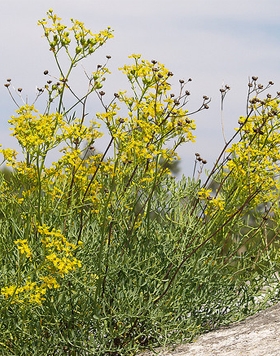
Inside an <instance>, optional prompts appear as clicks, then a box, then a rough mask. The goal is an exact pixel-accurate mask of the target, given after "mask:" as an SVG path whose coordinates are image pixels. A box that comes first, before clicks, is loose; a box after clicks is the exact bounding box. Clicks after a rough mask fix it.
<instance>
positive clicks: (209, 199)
mask: <svg viewBox="0 0 280 356" xmlns="http://www.w3.org/2000/svg"><path fill="white" fill-rule="evenodd" d="M211 193H212V189H207V188H201V189H200V190H199V192H198V197H199V199H200V200H201V201H203V202H204V203H205V208H204V211H203V212H204V214H205V215H208V216H211V215H213V214H214V213H216V212H217V211H222V210H224V208H225V201H224V199H222V198H221V197H220V196H215V197H213V196H211Z"/></svg>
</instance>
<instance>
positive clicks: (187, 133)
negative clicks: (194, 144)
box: [97, 55, 195, 163]
mask: <svg viewBox="0 0 280 356" xmlns="http://www.w3.org/2000/svg"><path fill="white" fill-rule="evenodd" d="M131 57H132V58H134V60H135V64H133V65H125V66H124V67H123V68H121V70H122V71H123V73H124V74H126V76H127V77H128V79H129V81H130V83H131V88H132V91H133V96H128V95H127V94H126V92H119V93H118V94H117V98H118V99H119V102H120V104H122V105H124V106H125V107H126V109H127V110H128V112H127V116H126V117H120V116H118V112H119V111H120V110H121V108H120V107H118V106H117V105H116V103H114V104H113V105H111V106H110V107H109V108H108V110H107V111H106V112H105V113H98V114H97V117H98V118H99V119H101V120H102V121H104V122H105V123H106V125H107V127H108V128H109V130H110V133H111V135H112V137H113V138H114V144H115V147H116V149H117V151H118V152H120V156H121V159H122V161H123V162H124V163H125V162H129V161H132V162H134V163H140V162H142V163H143V162H145V161H147V159H149V160H151V159H155V158H156V157H159V156H161V157H162V159H164V160H166V161H172V160H174V159H177V155H176V154H175V153H174V151H175V150H174V149H169V150H167V149H166V147H164V146H165V145H166V144H167V142H169V141H170V140H171V139H173V138H176V139H177V142H180V143H182V142H186V141H194V139H195V137H194V136H193V134H192V131H193V130H194V129H195V123H194V121H193V120H190V119H189V118H188V116H187V110H184V109H183V106H184V99H185V96H184V95H183V96H179V97H178V98H174V97H173V95H172V94H169V91H170V89H171V86H170V84H169V83H168V79H169V77H170V76H171V75H172V73H171V72H170V71H169V70H168V69H167V68H165V66H164V65H163V64H161V63H158V62H156V61H151V62H149V61H146V60H141V59H140V55H132V56H131Z"/></svg>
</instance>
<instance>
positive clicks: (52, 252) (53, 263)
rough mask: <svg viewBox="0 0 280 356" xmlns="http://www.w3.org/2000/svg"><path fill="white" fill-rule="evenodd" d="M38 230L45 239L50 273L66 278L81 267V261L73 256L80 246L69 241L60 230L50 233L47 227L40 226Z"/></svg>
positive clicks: (43, 241)
mask: <svg viewBox="0 0 280 356" xmlns="http://www.w3.org/2000/svg"><path fill="white" fill-rule="evenodd" d="M37 229H38V232H39V234H40V235H41V236H42V237H43V238H42V240H41V241H42V244H43V245H44V246H45V248H46V260H47V261H46V265H47V269H48V270H49V271H51V272H52V273H55V274H59V275H60V276H61V277H64V276H65V275H66V274H68V273H69V272H71V271H74V270H75V269H77V268H79V267H81V261H79V260H78V259H77V258H76V257H74V256H73V252H74V251H75V250H76V249H77V248H78V246H76V245H74V244H72V243H70V242H69V241H67V239H66V237H64V236H63V234H62V233H61V232H60V230H55V229H52V230H51V231H50V229H49V227H47V226H46V225H43V226H38V228H37ZM80 244H81V242H80Z"/></svg>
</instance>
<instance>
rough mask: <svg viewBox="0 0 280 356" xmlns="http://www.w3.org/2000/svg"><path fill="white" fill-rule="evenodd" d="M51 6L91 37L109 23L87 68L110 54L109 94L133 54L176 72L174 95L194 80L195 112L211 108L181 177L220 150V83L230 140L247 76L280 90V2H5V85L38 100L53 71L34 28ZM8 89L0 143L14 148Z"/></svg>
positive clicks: (0, 104)
mask: <svg viewBox="0 0 280 356" xmlns="http://www.w3.org/2000/svg"><path fill="white" fill-rule="evenodd" d="M49 8H53V10H54V12H55V13H57V14H58V15H59V16H60V17H62V19H63V21H64V22H66V23H67V24H70V22H69V19H70V18H75V19H78V20H80V21H83V22H84V23H85V25H86V26H87V27H88V28H91V29H92V31H93V32H98V31H99V30H101V29H104V28H106V27H107V26H111V28H113V29H114V35H115V38H114V39H111V40H109V41H108V42H107V44H106V45H105V47H104V48H102V49H101V51H100V53H99V54H97V56H96V57H95V56H93V57H92V58H91V60H90V61H88V62H87V63H86V64H85V66H86V70H88V71H89V72H90V71H93V70H94V69H95V67H96V64H98V63H99V62H100V61H101V58H104V57H105V55H106V54H110V55H111V56H112V59H111V61H110V62H109V68H110V69H111V71H112V72H113V73H112V75H111V79H110V80H109V81H108V83H106V86H105V91H106V90H107V91H108V92H112V93H113V92H115V91H118V90H120V89H125V88H127V84H126V81H125V80H124V78H122V77H121V75H120V73H118V70H117V68H118V67H120V66H121V65H123V64H125V63H129V59H128V58H127V56H128V55H129V54H131V53H141V54H142V56H143V57H144V58H145V59H148V60H151V59H156V60H158V61H160V62H161V63H164V64H165V65H166V66H167V68H168V69H170V70H171V71H172V72H173V73H174V77H173V78H172V79H173V81H174V92H176V86H177V83H178V80H179V79H185V80H187V79H188V78H189V77H191V78H192V82H191V83H190V85H189V87H188V89H189V91H190V92H191V97H190V102H189V109H190V110H193V109H195V108H196V107H198V105H199V104H200V102H201V98H202V96H203V95H208V96H209V97H211V99H212V102H211V104H210V109H209V110H207V111H203V112H202V113H201V114H199V115H198V116H197V117H196V123H197V131H196V136H197V143H196V144H191V143H189V144H186V145H185V146H184V147H183V148H182V149H181V150H180V152H179V153H180V155H181V157H182V163H181V169H182V172H185V173H187V174H188V173H190V172H191V171H192V169H191V167H192V166H193V161H194V153H195V152H197V151H198V152H199V153H200V154H201V156H203V158H205V159H207V161H208V162H209V163H208V165H207V168H208V169H210V168H211V163H212V162H213V161H214V160H215V157H216V156H217V154H218V152H219V151H220V149H221V148H222V146H223V138H222V134H221V124H220V121H221V113H220V92H219V89H220V87H221V86H222V84H223V83H224V84H228V85H230V87H231V90H230V92H229V93H228V96H227V98H226V102H225V110H224V123H225V129H226V134H227V138H229V137H230V132H232V130H233V128H234V127H235V126H236V122H237V120H238V117H239V116H240V115H243V114H244V113H245V104H246V92H247V83H248V77H249V76H252V75H257V76H258V77H259V79H260V82H262V83H263V84H266V83H267V82H268V81H269V80H273V81H274V83H275V85H274V87H273V88H272V90H271V91H270V92H271V94H274V93H275V92H276V91H279V90H280V70H279V66H280V43H279V42H280V21H279V14H280V1H279V0H234V1H233V0H228V1H227V0H192V1H191V0H172V1H171V0H170V1H167V0H141V1H134V0H99V1H95V0H79V1H72V0H48V1H45V0H44V1H43V0H36V1H35V0H9V1H2V2H1V13H0V18H1V19H0V33H1V35H0V41H1V42H0V48H1V57H0V81H1V83H3V84H4V83H5V82H6V79H7V78H12V80H13V83H14V85H15V86H16V87H23V88H24V95H27V96H28V97H29V98H32V97H34V95H35V88H36V86H40V85H42V84H43V83H45V80H46V78H45V77H44V75H43V71H44V70H45V69H51V70H52V69H53V70H54V69H55V65H54V61H53V59H52V56H51V53H50V52H49V51H48V45H47V43H46V40H45V39H44V38H42V29H41V28H40V27H39V26H37V20H38V19H42V18H43V17H45V15H46V11H47V10H48V9H49ZM102 61H103V60H102ZM102 61H101V62H102ZM3 84H1V87H0V108H1V110H0V115H1V117H0V119H1V121H0V122H1V124H0V130H1V131H0V142H1V143H2V144H3V145H4V146H5V147H10V146H12V145H13V141H12V139H11V138H9V131H8V124H7V120H8V119H9V117H10V116H11V115H12V114H13V113H14V110H15V106H14V104H13V102H12V101H11V100H10V98H9V96H8V94H7V91H6V90H5V89H6V88H5V87H4V85H3ZM77 84H79V83H77ZM178 88H179V85H178ZM30 100H31V99H30ZM43 100H44V99H43ZM91 114H92V115H93V114H94V112H93V113H91ZM101 149H102V148H101Z"/></svg>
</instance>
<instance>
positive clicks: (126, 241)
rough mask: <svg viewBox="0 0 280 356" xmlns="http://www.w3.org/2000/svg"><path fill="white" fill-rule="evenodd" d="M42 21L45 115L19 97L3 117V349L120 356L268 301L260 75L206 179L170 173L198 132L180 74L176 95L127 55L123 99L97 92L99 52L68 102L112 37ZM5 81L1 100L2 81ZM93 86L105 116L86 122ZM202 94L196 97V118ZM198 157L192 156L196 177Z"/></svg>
mask: <svg viewBox="0 0 280 356" xmlns="http://www.w3.org/2000/svg"><path fill="white" fill-rule="evenodd" d="M47 16H48V18H47V20H46V19H43V20H42V21H39V24H40V25H41V26H42V28H43V30H44V34H45V37H46V39H47V41H48V44H49V48H50V50H51V51H52V52H53V55H54V58H55V61H56V64H57V68H58V72H59V75H58V77H59V80H58V81H57V80H56V81H55V83H54V82H53V79H52V78H54V76H53V77H52V75H51V74H49V73H48V71H45V72H44V74H45V75H46V76H48V78H50V79H48V80H47V83H46V85H45V87H44V88H42V89H39V90H38V97H39V96H41V95H43V94H44V93H45V94H47V97H48V100H47V105H46V108H45V110H44V111H43V113H42V114H41V113H39V111H38V110H37V109H36V107H35V104H33V105H28V104H24V105H21V106H20V105H18V110H17V112H16V115H15V116H13V117H12V118H11V120H10V121H9V123H10V124H11V126H12V135H13V136H15V137H16V139H17V140H18V143H19V145H20V147H21V149H22V154H23V157H24V158H23V159H22V160H20V159H17V152H16V151H15V150H13V149H10V148H2V149H1V153H2V154H3V158H4V160H3V162H5V164H6V165H7V166H11V167H12V169H13V171H12V174H11V176H10V177H9V179H8V178H6V176H5V175H4V174H1V176H0V177H1V180H0V185H1V196H0V199H1V205H0V210H1V219H0V224H1V232H2V234H1V240H2V241H1V277H0V286H1V297H2V300H1V325H0V327H1V333H2V335H3V338H2V341H1V343H0V345H1V351H2V352H4V353H5V354H9V355H25V354H26V355H27V354H32V355H42V354H46V355H89V354H91V355H104V356H105V355H114V356H117V355H132V354H136V353H137V352H138V351H139V350H141V349H147V348H149V349H153V348H154V347H156V346H159V345H166V344H171V343H177V342H181V341H182V340H184V341H187V340H191V339H192V338H193V337H194V336H195V335H197V334H198V333H201V332H203V331H206V330H210V329H213V328H215V327H217V326H219V325H221V324H226V323H229V322H232V321H234V320H238V319H240V318H242V317H244V316H246V315H248V314H250V313H252V312H254V311H256V310H257V309H258V308H262V307H264V306H266V305H267V300H269V301H270V302H271V301H273V298H276V297H277V293H276V292H275V291H272V292H271V293H269V291H266V298H265V299H262V300H260V299H257V297H258V296H260V295H261V294H263V293H264V287H267V286H272V283H273V282H275V281H277V272H278V269H279V266H278V264H279V262H278V261H279V253H278V250H279V249H278V245H279V239H278V229H279V228H278V226H279V203H278V196H279V180H278V173H279V140H280V138H279V137H280V136H279V107H278V96H279V93H278V94H277V96H276V97H273V98H272V97H271V96H270V95H269V94H268V95H267V97H266V98H264V99H260V94H261V93H262V92H263V91H264V90H266V89H268V88H269V87H270V86H271V85H272V84H273V83H271V82H270V83H269V84H268V86H267V87H265V88H264V87H262V86H261V85H260V84H258V83H257V78H255V77H253V78H252V80H251V81H250V82H249V90H248V102H247V108H248V112H247V114H246V116H245V117H241V118H240V119H239V128H238V129H237V130H236V133H235V134H234V135H233V137H232V139H231V140H230V141H229V142H227V143H226V144H225V147H224V149H223V150H222V152H221V155H220V156H219V157H218V159H217V162H216V164H215V165H214V167H213V169H212V170H211V171H210V172H209V174H208V178H207V179H206V181H205V182H202V181H201V180H200V179H197V178H196V177H195V176H194V177H192V178H191V177H189V178H186V177H183V178H182V179H181V180H176V179H175V178H174V177H173V176H172V172H171V169H170V167H171V168H172V164H174V163H176V162H177V160H178V156H177V153H176V149H177V148H178V146H180V145H182V144H185V143H187V142H192V141H194V139H195V137H194V135H193V131H194V130H195V122H194V120H193V119H191V118H190V116H191V114H192V113H188V111H187V109H186V108H185V106H186V104H187V102H188V99H189V95H190V93H189V91H188V90H186V84H187V83H185V82H184V81H182V80H180V81H179V92H178V94H177V95H175V94H173V92H172V91H171V85H170V84H169V82H168V81H169V79H170V77H171V76H172V75H173V74H172V72H171V71H169V70H168V69H167V68H165V66H164V65H163V64H161V63H159V62H157V61H154V60H152V61H147V60H144V59H142V58H141V56H140V55H136V54H134V55H132V56H131V60H132V64H129V65H125V66H123V68H121V70H122V72H123V73H124V74H125V75H126V76H127V78H128V81H129V83H130V87H131V91H130V93H128V92H126V91H119V92H116V93H115V94H114V96H113V98H111V99H107V96H106V93H105V92H104V91H103V85H104V80H105V78H106V75H108V74H109V70H108V68H107V62H108V60H109V59H110V56H107V62H106V64H104V65H98V66H97V69H96V70H95V71H94V72H93V73H92V74H91V75H89V76H88V89H87V91H86V92H85V94H84V95H83V96H78V95H77V94H76V92H75V88H74V87H73V86H72V83H71V74H72V71H73V70H74V69H75V67H76V66H77V65H78V63H79V62H80V61H81V60H83V59H84V58H86V57H88V56H90V55H91V54H93V53H94V52H95V51H96V50H97V49H98V48H99V47H100V46H102V45H103V44H104V43H105V42H106V41H107V40H108V39H109V38H111V37H113V34H112V30H111V29H110V28H108V29H106V30H103V31H101V32H99V33H98V34H93V33H92V32H91V31H90V30H88V29H87V28H86V27H85V26H84V24H83V23H82V22H80V21H76V20H71V21H72V27H70V28H68V27H67V26H66V25H64V24H62V22H61V19H60V18H59V17H58V16H57V15H55V14H54V12H53V11H52V10H49V11H48V13H47ZM73 45H74V48H73ZM63 51H64V55H65V54H66V56H67V57H68V60H69V62H68V68H66V69H64V67H63V65H62V63H61V61H60V55H61V53H62V52H63ZM5 86H6V87H7V89H8V90H9V92H10V94H11V95H12V96H13V94H12V91H11V86H12V83H11V81H8V82H7V83H6V84H5ZM228 90H229V87H226V88H225V89H222V91H221V93H222V98H224V95H225V94H226V92H227V91H228ZM93 93H95V94H96V95H97V97H98V98H99V100H100V103H101V105H102V107H103V111H102V112H97V113H95V116H94V118H93V120H88V119H87V110H86V108H87V102H88V100H89V99H90V96H91V94H93ZM69 94H70V95H72V99H73V100H72V101H71V102H70V100H69ZM13 99H14V97H13ZM14 101H15V102H16V100H15V99H14ZM209 102H210V99H209V98H208V97H206V96H205V97H203V99H202V104H201V106H200V108H198V110H197V111H201V110H204V109H208V104H209ZM78 111H79V112H80V116H78V114H77V112H78ZM100 122H101V123H103V125H104V124H105V126H106V128H107V130H108V133H109V139H108V146H107V148H106V149H105V150H104V152H103V153H98V152H96V151H95V145H96V142H98V140H99V139H100V138H101V136H102V132H101V131H100ZM59 151H60V157H59V158H58V159H57V160H56V161H55V162H53V163H52V164H51V165H47V163H46V160H47V158H49V157H53V156H54V154H53V152H55V154H56V155H57V154H58V152H59ZM205 163H206V162H205V161H204V160H203V159H202V158H201V157H200V155H199V154H196V164H198V165H199V167H200V169H201V170H202V167H203V165H204V164H205Z"/></svg>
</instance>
